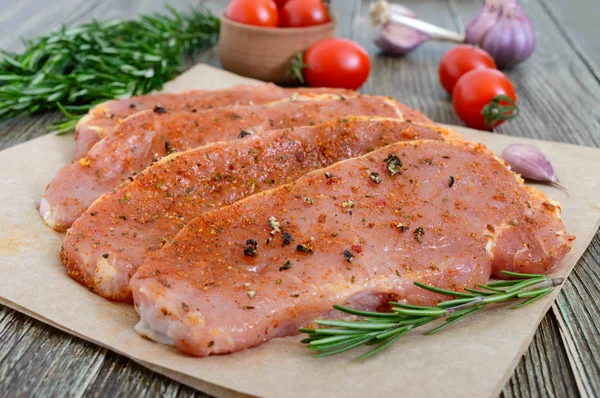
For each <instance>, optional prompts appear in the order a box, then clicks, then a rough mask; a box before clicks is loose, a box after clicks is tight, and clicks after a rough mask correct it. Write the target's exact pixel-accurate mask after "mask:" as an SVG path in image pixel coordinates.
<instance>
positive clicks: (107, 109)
mask: <svg viewBox="0 0 600 398" xmlns="http://www.w3.org/2000/svg"><path fill="white" fill-rule="evenodd" d="M327 93H329V94H348V95H351V94H352V93H353V92H352V91H349V90H341V89H331V88H293V89H287V88H281V87H278V86H275V85H274V84H262V85H260V86H249V85H241V86H236V87H232V88H229V89H223V90H191V91H185V92H182V93H176V94H148V95H141V96H138V97H132V98H129V99H124V100H113V101H108V102H105V103H102V104H100V105H98V106H96V107H94V108H93V109H92V110H90V112H89V113H88V114H87V115H86V116H84V117H83V118H82V119H81V120H80V121H79V123H78V124H77V128H76V136H75V156H74V158H75V160H78V159H79V158H81V157H83V156H85V154H86V153H88V151H89V150H90V149H91V148H92V147H93V146H94V144H95V143H96V142H98V141H100V140H101V139H102V138H104V137H106V136H107V135H108V134H109V133H110V132H111V131H112V130H113V129H114V128H115V127H116V126H118V125H119V123H122V121H123V119H125V118H126V117H128V116H130V115H133V114H135V113H138V112H141V111H145V110H148V109H154V108H156V107H159V108H162V109H165V110H166V111H167V112H177V111H190V112H193V111H201V110H205V109H213V108H218V107H222V106H231V105H252V104H254V105H258V104H265V103H267V102H272V101H277V100H279V99H283V98H286V97H290V96H292V95H295V94H327Z"/></svg>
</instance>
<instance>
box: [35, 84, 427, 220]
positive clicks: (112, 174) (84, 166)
mask: <svg viewBox="0 0 600 398" xmlns="http://www.w3.org/2000/svg"><path fill="white" fill-rule="evenodd" d="M345 115H359V116H362V115H365V116H382V117H395V118H403V117H404V116H406V115H410V117H406V119H410V120H419V121H422V120H425V121H427V120H428V119H427V118H426V117H425V116H422V115H421V114H420V113H418V112H416V111H413V110H411V109H409V108H407V107H406V106H404V105H402V104H400V103H398V102H397V101H395V100H393V99H391V98H384V97H374V96H357V97H347V98H346V97H342V96H339V95H335V96H332V95H318V96H299V97H297V98H295V99H293V100H283V101H280V102H276V103H272V104H268V105H255V106H240V107H225V108H218V109H214V110H209V111H204V112H196V113H192V112H176V113H169V112H167V113H159V114H157V113H156V112H153V111H146V112H142V113H139V114H137V115H136V116H134V117H132V118H129V119H127V121H126V122H125V123H123V124H122V125H120V127H119V129H118V130H116V131H114V132H113V133H112V134H111V135H110V136H108V137H106V138H105V139H103V140H102V141H101V142H99V143H97V144H96V145H95V146H94V148H92V150H91V151H90V152H89V153H88V154H87V155H86V157H85V158H82V159H80V160H79V161H78V162H74V163H72V164H70V165H68V166H66V167H64V168H62V169H61V170H60V171H59V172H58V173H57V174H56V176H55V177H54V179H53V180H52V181H51V182H50V184H49V185H48V187H47V188H46V192H45V194H44V196H43V197H42V200H41V202H40V214H41V216H42V217H43V219H44V221H45V222H46V224H47V225H48V226H50V227H52V228H54V229H56V230H58V231H64V230H66V229H67V228H69V227H70V226H71V224H72V223H73V222H74V221H75V220H76V219H77V218H78V217H79V216H80V215H81V213H83V212H84V211H85V210H86V209H87V208H88V207H89V206H90V205H91V204H92V202H93V201H94V200H96V199H97V198H98V197H100V195H102V194H103V193H104V192H107V191H109V190H110V189H112V188H115V187H116V186H118V185H119V184H120V183H122V182H123V181H125V180H127V178H129V177H130V176H132V175H134V174H135V173H139V172H141V171H142V170H144V169H145V168H146V167H148V166H149V165H151V164H152V163H153V162H155V161H157V160H159V159H160V158H161V157H163V156H165V155H166V154H168V153H171V152H173V151H185V150H187V149H191V148H196V147H198V146H202V145H205V144H208V143H211V142H217V141H228V140H235V139H237V138H238V136H240V135H246V134H248V133H257V132H260V131H267V130H272V129H278V128H287V127H299V126H304V125H309V124H319V123H324V122H327V121H329V120H333V119H337V118H339V117H341V116H345Z"/></svg>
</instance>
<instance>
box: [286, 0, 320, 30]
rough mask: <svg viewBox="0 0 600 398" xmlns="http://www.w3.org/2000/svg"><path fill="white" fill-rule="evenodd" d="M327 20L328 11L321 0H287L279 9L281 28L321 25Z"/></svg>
mask: <svg viewBox="0 0 600 398" xmlns="http://www.w3.org/2000/svg"><path fill="white" fill-rule="evenodd" d="M329 21H331V18H330V17H329V11H328V10H327V7H325V4H323V1H321V0H288V1H286V3H285V5H284V6H283V7H282V8H281V10H280V11H279V25H280V26H281V27H282V28H299V27H302V26H314V25H322V24H325V23H327V22H329Z"/></svg>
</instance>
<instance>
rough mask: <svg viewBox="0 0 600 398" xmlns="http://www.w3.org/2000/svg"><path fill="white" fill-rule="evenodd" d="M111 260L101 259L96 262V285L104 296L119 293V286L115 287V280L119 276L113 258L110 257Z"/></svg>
mask: <svg viewBox="0 0 600 398" xmlns="http://www.w3.org/2000/svg"><path fill="white" fill-rule="evenodd" d="M110 257H111V260H109V259H107V258H104V257H101V258H100V259H99V260H98V261H97V262H96V269H95V270H94V283H95V284H96V286H98V287H100V288H101V291H102V293H103V294H104V295H107V296H112V295H115V294H118V293H119V286H115V283H114V281H115V278H116V277H117V276H118V275H119V273H118V271H117V267H116V266H115V264H114V263H113V261H112V259H113V258H114V255H113V256H110Z"/></svg>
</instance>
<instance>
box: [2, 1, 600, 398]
mask: <svg viewBox="0 0 600 398" xmlns="http://www.w3.org/2000/svg"><path fill="white" fill-rule="evenodd" d="M163 3H164V1H162V0H129V1H122V0H61V1H53V2H50V1H47V0H21V1H18V2H17V1H13V0H0V6H1V7H2V10H3V11H2V13H0V48H2V49H6V50H10V51H18V50H20V49H22V44H21V43H20V41H19V38H20V37H25V38H29V37H33V36H35V35H40V34H45V33H49V32H50V31H52V30H55V29H57V28H58V27H59V26H60V25H61V24H66V25H74V24H77V23H81V22H84V21H88V20H90V19H92V18H96V19H112V18H132V17H135V16H136V15H138V14H140V13H149V12H153V11H161V10H164V6H163ZM333 3H334V9H335V13H336V15H337V17H338V21H339V28H338V34H339V35H341V36H345V37H349V38H352V39H354V40H357V41H359V42H360V43H361V44H362V45H363V46H365V47H366V48H367V49H368V51H369V53H370V54H371V55H372V56H373V57H372V61H373V71H372V74H371V79H370V80H369V81H368V83H367V84H366V85H365V87H364V89H363V91H364V92H367V93H372V94H380V95H391V96H394V97H396V98H398V99H399V100H400V101H402V102H405V103H407V104H408V105H411V106H414V107H416V108H418V109H421V110H422V111H424V112H425V113H426V114H427V115H429V116H430V117H431V118H432V119H434V120H436V121H438V122H442V123H449V124H460V121H459V120H458V118H457V117H456V115H455V113H454V111H453V110H452V106H451V104H450V102H449V98H448V96H447V95H446V94H445V92H444V91H443V90H442V88H441V87H440V86H439V83H438V79H437V67H438V62H439V59H440V58H441V56H442V55H443V54H444V52H445V51H447V49H449V48H450V45H449V44H442V43H427V44H426V45H423V46H422V47H420V48H419V49H417V50H416V51H414V52H413V53H411V54H410V55H409V56H407V57H404V58H392V57H387V56H383V55H381V54H379V52H378V50H377V49H376V47H375V46H374V45H373V44H372V38H373V33H372V29H371V28H370V25H369V20H368V1H366V0H362V1H361V0H334V1H333ZM402 3H403V4H406V5H408V6H409V7H411V8H412V9H414V10H415V11H416V12H417V13H418V15H419V16H420V17H421V18H423V19H426V20H428V21H430V22H433V23H436V24H439V25H441V26H444V27H446V28H451V29H459V28H460V26H462V25H464V24H466V23H467V22H468V20H469V19H470V18H471V17H472V16H473V15H474V14H475V13H476V12H477V11H478V10H479V9H480V7H481V1H478V0H445V1H442V0H405V1H402ZM522 3H523V4H524V6H525V8H526V10H527V12H528V14H529V16H530V18H531V19H532V20H533V22H534V24H535V27H536V38H537V41H538V44H537V49H536V52H535V54H534V56H533V57H532V59H530V60H529V61H528V62H526V63H525V64H523V65H521V66H519V67H517V68H515V69H514V70H511V71H509V72H508V74H509V75H510V77H511V79H512V80H513V81H514V82H515V84H516V86H517V89H518V94H519V104H520V107H521V111H522V116H521V117H520V118H518V119H517V120H515V121H512V122H511V123H508V124H506V125H504V126H501V128H500V129H499V132H501V133H503V134H509V135H514V136H523V137H532V138H539V139H546V140H554V141H561V142H570V143H575V144H580V145H588V146H600V79H599V74H598V70H599V69H598V65H600V51H598V49H599V48H600V47H598V41H597V37H598V34H593V33H594V32H596V33H598V24H597V23H596V22H595V19H596V18H594V16H596V17H597V16H598V10H599V8H598V7H600V6H599V5H598V3H597V2H596V1H595V0H579V1H577V2H575V3H576V5H574V6H573V7H571V2H564V1H561V0H523V1H522ZM169 4H170V5H172V6H174V7H177V8H180V9H185V7H187V6H189V5H191V4H198V2H197V1H194V0H170V1H169ZM226 4H227V1H226V0H212V1H205V2H204V5H206V6H207V7H209V8H211V9H212V10H213V11H214V12H215V13H221V12H222V11H223V10H224V8H225V6H226ZM594 29H596V30H594ZM198 61H199V62H206V63H209V64H212V65H217V66H218V64H219V62H218V58H217V53H216V51H215V49H212V50H208V51H206V52H205V53H204V54H202V55H201V56H200V57H199V59H198ZM57 117H58V115H57V114H47V115H41V116H36V117H30V118H21V119H14V120H10V121H8V122H4V123H0V149H3V148H8V147H10V146H12V145H15V144H17V143H20V142H24V141H26V140H29V139H31V138H34V137H37V136H40V135H43V134H46V133H47V130H46V126H47V125H48V124H49V123H50V122H51V121H52V120H55V119H56V118H57ZM599 265H600V234H597V235H596V237H595V238H594V240H593V242H592V245H591V246H590V248H589V249H588V250H587V252H586V253H585V255H584V257H583V258H582V260H581V261H580V263H579V264H578V266H577V267H576V268H575V271H574V272H573V274H572V275H571V277H570V278H569V280H568V281H567V283H566V285H565V287H564V289H563V291H562V293H561V294H560V296H559V298H558V301H557V304H556V306H555V308H556V311H554V312H551V313H549V314H548V315H547V316H546V317H545V319H544V320H543V322H542V324H541V325H540V328H539V329H538V331H537V333H536V335H535V337H534V340H533V343H532V345H531V346H530V348H529V350H528V352H527V354H526V355H525V356H524V357H523V358H522V360H521V361H520V363H519V365H518V367H517V369H516V371H515V373H514V375H513V377H512V379H511V380H510V381H509V383H508V384H507V385H506V387H505V389H504V391H503V395H504V396H506V397H538V396H549V397H577V396H595V395H596V392H597V391H599V390H600V366H599V365H598V361H597V358H598V356H599V355H600V341H599V340H600V337H599V336H600V321H599V317H598V316H597V314H598V313H599V312H600V304H598V303H600V271H599V270H600V268H599V267H598V266H599ZM507 333H510V331H507ZM459 354H460V350H459V349H458V350H457V355H459ZM12 396H19V397H27V396H74V397H75V396H77V397H79V396H111V397H134V396H163V397H191V396H197V397H204V396H206V395H204V394H203V393H201V392H197V391H194V390H192V389H190V388H188V387H186V386H183V385H181V384H179V383H177V382H174V381H172V380H170V379H168V378H166V377H163V376H160V375H157V374H156V373H153V372H151V371H149V370H147V369H145V368H143V367H141V366H139V365H137V364H136V363H134V362H132V361H130V360H128V359H126V358H124V357H121V356H119V355H117V354H114V353H112V352H110V351H107V350H105V349H102V348H99V347H97V346H94V345H93V344H90V343H87V342H85V341H82V340H81V339H78V338H76V337H73V336H70V335H68V334H66V333H63V332H61V331H58V330H56V329H54V328H52V327H50V326H47V325H44V324H42V323H40V322H37V321H35V320H32V319H31V318H28V317H26V316H24V315H22V314H19V313H17V312H15V311H12V310H10V309H8V308H5V307H0V397H12Z"/></svg>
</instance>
